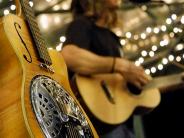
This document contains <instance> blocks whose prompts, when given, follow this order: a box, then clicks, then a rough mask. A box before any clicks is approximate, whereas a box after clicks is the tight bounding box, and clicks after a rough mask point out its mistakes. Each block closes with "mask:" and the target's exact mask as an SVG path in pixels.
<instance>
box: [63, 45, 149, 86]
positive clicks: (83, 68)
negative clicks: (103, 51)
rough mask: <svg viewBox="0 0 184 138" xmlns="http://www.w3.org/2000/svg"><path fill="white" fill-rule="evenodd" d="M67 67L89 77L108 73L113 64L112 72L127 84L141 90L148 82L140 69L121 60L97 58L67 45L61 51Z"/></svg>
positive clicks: (97, 56) (92, 54)
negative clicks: (131, 84)
mask: <svg viewBox="0 0 184 138" xmlns="http://www.w3.org/2000/svg"><path fill="white" fill-rule="evenodd" d="M61 53H62V55H63V57H64V59H65V62H66V64H67V67H68V68H69V69H70V70H72V71H74V72H76V73H80V74H84V75H90V74H97V73H110V72H111V71H112V68H113V64H114V63H113V62H115V64H114V69H113V70H114V72H116V73H120V74H121V75H122V76H123V77H124V78H125V79H126V80H127V81H128V82H131V83H133V84H134V85H136V86H137V87H139V88H141V87H142V86H143V85H144V84H146V83H147V82H148V80H149V78H148V76H147V75H146V74H145V73H144V69H143V68H142V67H137V66H135V64H134V63H133V62H130V61H128V60H126V59H123V58H118V57H116V58H115V61H114V57H107V56H99V55H96V54H94V53H92V52H90V51H88V50H85V49H82V48H79V47H77V46H75V45H68V46H65V47H64V48H63V50H62V51H61Z"/></svg>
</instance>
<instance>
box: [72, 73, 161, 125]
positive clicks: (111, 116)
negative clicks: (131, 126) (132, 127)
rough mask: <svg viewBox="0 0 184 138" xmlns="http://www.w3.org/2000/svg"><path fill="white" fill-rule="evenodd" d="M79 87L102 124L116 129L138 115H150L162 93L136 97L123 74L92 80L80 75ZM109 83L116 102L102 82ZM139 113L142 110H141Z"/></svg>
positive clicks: (151, 90) (81, 95)
mask: <svg viewBox="0 0 184 138" xmlns="http://www.w3.org/2000/svg"><path fill="white" fill-rule="evenodd" d="M75 81H76V82H75V83H76V85H77V88H78V92H79V94H80V97H81V98H82V100H83V103H84V104H85V106H87V107H88V109H89V111H90V112H91V113H92V114H93V115H94V117H96V118H97V119H98V120H99V121H101V122H103V123H106V124H109V125H116V124H120V123H122V122H124V121H126V120H127V119H128V118H129V117H130V116H131V115H132V113H133V112H134V111H136V113H138V112H139V113H140V112H141V111H143V110H144V111H145V110H146V111H149V110H151V109H153V108H155V107H156V106H157V105H158V104H159V103H160V93H159V90H158V89H147V90H145V91H142V92H141V93H140V94H134V93H132V92H131V91H130V90H129V89H128V87H127V84H126V82H125V80H124V79H123V77H122V76H121V75H120V74H100V75H94V76H90V77H86V76H81V75H78V74H77V75H76V76H75ZM102 81H105V83H106V87H107V89H108V90H109V92H110V94H111V96H112V98H113V102H112V101H111V100H110V99H109V98H108V96H107V95H106V93H105V91H104V89H103V87H102V85H101V82H102ZM138 109H139V110H138Z"/></svg>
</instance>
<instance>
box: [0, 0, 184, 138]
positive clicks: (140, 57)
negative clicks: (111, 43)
mask: <svg viewBox="0 0 184 138" xmlns="http://www.w3.org/2000/svg"><path fill="white" fill-rule="evenodd" d="M70 3H71V0H30V1H29V4H30V6H31V7H32V8H33V9H34V11H35V16H36V20H37V22H38V25H39V28H40V30H41V33H42V35H43V37H44V38H45V41H46V44H47V47H48V48H49V49H56V50H57V51H61V50H62V44H63V42H64V41H65V40H66V38H65V30H66V28H67V26H68V24H69V23H70V21H72V15H71V13H70ZM15 10H16V6H15V4H14V1H13V0H0V16H6V15H8V14H10V13H15ZM118 18H119V26H118V27H117V28H115V29H114V32H115V33H116V34H117V35H118V36H119V38H120V42H121V45H122V47H121V50H122V52H123V54H124V56H125V57H126V58H128V59H130V60H132V61H134V62H135V64H136V65H143V66H144V68H145V72H146V73H147V74H150V75H151V76H152V77H157V76H166V75H170V74H176V73H181V72H183V70H184V38H183V36H184V30H183V29H184V0H163V1H160V0H154V1H150V0H123V1H122V5H121V6H120V7H119V10H118ZM160 83H162V82H160ZM161 96H162V101H161V103H160V105H159V106H158V107H157V108H156V109H154V110H153V111H152V112H151V113H149V114H146V115H144V116H143V127H144V130H145V137H146V138H182V137H184V133H183V130H184V129H183V128H184V127H183V124H184V118H183V117H184V108H183V105H184V93H183V88H178V89H176V90H173V91H169V92H168V93H164V94H162V95H161Z"/></svg>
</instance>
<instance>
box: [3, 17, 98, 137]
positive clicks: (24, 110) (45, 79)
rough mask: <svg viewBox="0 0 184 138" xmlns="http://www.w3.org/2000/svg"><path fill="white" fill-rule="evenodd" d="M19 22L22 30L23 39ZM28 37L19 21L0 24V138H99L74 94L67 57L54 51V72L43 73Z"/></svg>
mask: <svg viewBox="0 0 184 138" xmlns="http://www.w3.org/2000/svg"><path fill="white" fill-rule="evenodd" d="M15 22H16V23H17V24H18V25H20V27H21V30H19V34H18V33H17V30H16V28H15V26H14V23H15ZM29 33H30V32H29V29H28V28H27V24H26V23H25V21H24V20H23V19H22V18H20V17H18V16H16V15H11V14H9V15H8V16H5V17H3V19H1V20H0V34H1V36H0V55H1V58H0V94H1V96H0V105H1V106H0V123H1V125H0V137H2V138H4V137H11V138H12V137H13V138H20V137H23V138H29V137H31V138H44V137H47V138H50V137H53V138H55V137H56V138H57V137H71V135H73V136H74V138H78V137H81V136H86V137H87V136H89V137H90V138H91V137H95V138H98V135H97V133H96V131H95V129H94V127H93V125H92V124H91V122H90V120H89V119H88V117H87V116H86V114H85V112H84V110H83V109H82V107H81V106H80V105H79V103H78V101H77V99H76V98H75V97H74V95H73V93H72V91H71V88H70V85H69V81H68V76H67V68H66V64H65V62H64V60H63V57H62V56H61V54H59V53H58V52H57V51H54V50H50V51H49V55H50V57H51V59H52V65H51V66H49V65H48V66H49V67H50V68H52V69H53V72H50V71H48V70H47V69H43V67H40V64H41V63H42V62H40V61H39V60H38V56H37V52H36V50H35V48H34V46H35V45H34V43H33V40H32V37H31V36H30V34H29ZM12 36H13V37H12ZM20 36H21V38H22V39H23V41H24V43H25V44H26V46H27V49H26V48H25V45H23V42H22V41H21V39H20ZM28 51H29V52H28ZM24 55H25V56H26V57H27V59H28V60H30V59H31V60H32V61H31V62H28V61H27V60H26V59H25V56H24ZM29 55H30V56H29ZM29 57H30V58H29ZM65 98H66V99H65ZM73 136H72V138H73Z"/></svg>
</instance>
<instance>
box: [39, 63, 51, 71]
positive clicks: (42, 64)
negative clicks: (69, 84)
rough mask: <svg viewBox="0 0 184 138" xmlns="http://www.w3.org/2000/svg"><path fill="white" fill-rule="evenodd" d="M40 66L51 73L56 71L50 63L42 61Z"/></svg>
mask: <svg viewBox="0 0 184 138" xmlns="http://www.w3.org/2000/svg"><path fill="white" fill-rule="evenodd" d="M40 67H41V68H42V69H44V70H45V71H48V72H50V73H54V69H53V68H52V67H51V66H49V65H47V64H45V63H40Z"/></svg>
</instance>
